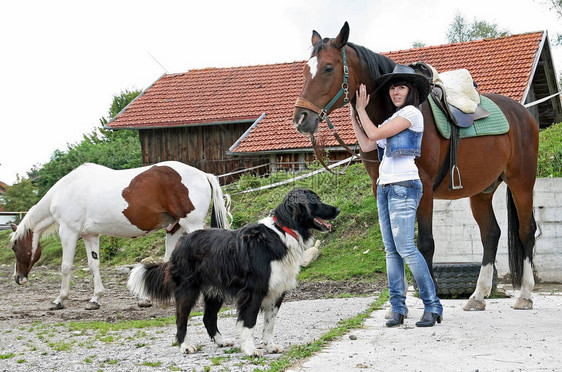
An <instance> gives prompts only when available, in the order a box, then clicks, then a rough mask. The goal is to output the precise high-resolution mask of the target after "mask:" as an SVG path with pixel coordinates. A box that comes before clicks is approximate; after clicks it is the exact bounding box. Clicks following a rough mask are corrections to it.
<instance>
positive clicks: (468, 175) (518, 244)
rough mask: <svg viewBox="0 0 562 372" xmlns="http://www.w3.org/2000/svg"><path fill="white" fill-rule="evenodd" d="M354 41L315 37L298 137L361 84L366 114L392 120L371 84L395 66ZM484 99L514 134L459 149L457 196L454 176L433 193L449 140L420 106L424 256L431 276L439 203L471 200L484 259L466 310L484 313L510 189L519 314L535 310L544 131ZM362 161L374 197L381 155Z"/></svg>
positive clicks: (520, 110)
mask: <svg viewBox="0 0 562 372" xmlns="http://www.w3.org/2000/svg"><path fill="white" fill-rule="evenodd" d="M348 37H349V26H348V24H347V22H346V23H345V24H344V26H343V27H342V29H341V31H340V33H339V34H338V36H337V37H335V38H333V39H322V38H321V37H320V35H319V34H318V33H317V32H316V31H313V33H312V46H313V51H312V55H311V58H310V60H309V61H308V63H307V65H306V66H305V68H304V72H303V73H304V77H305V83H304V87H303V90H302V93H301V95H300V97H299V98H298V99H297V103H296V105H295V111H294V115H293V121H294V124H295V127H296V129H297V130H298V131H299V132H301V133H303V134H305V133H306V134H312V133H314V132H316V131H317V129H318V124H319V123H320V122H321V121H322V120H323V119H324V117H325V116H326V115H327V114H329V113H330V112H331V111H332V110H333V109H334V108H337V107H340V106H342V105H344V104H345V103H347V101H348V100H349V101H350V102H351V104H354V103H355V98H354V94H355V91H356V89H357V88H358V86H359V84H361V83H363V84H365V85H366V86H367V91H368V92H372V93H371V100H370V102H369V106H368V107H367V113H368V114H369V117H370V118H371V120H372V121H373V122H374V123H377V124H378V123H382V122H383V121H384V120H385V119H386V118H388V117H389V116H390V115H391V114H392V112H389V111H388V109H385V105H384V104H383V103H382V102H383V101H382V99H383V95H384V94H388V92H382V91H381V92H376V88H377V87H376V86H374V84H373V82H374V81H375V79H376V78H378V77H379V76H381V75H383V74H385V73H389V72H392V70H393V68H394V66H395V62H394V61H392V60H390V59H389V58H387V57H384V56H382V55H380V54H377V53H374V52H372V51H370V50H368V49H367V48H364V47H361V46H358V45H355V44H352V43H348ZM485 96H486V97H488V98H490V99H491V100H492V101H493V102H495V104H496V105H498V107H499V108H500V109H501V110H502V112H503V113H504V115H505V116H506V118H507V121H508V122H509V131H508V132H507V133H506V134H503V135H496V136H484V137H475V138H468V139H463V140H461V141H460V142H459V146H458V152H457V153H458V167H459V169H462V183H463V186H464V187H463V188H462V189H458V190H449V187H448V184H449V176H447V177H446V178H445V179H444V180H443V182H441V184H440V185H439V186H438V187H436V188H435V190H433V183H434V180H435V178H436V176H437V174H438V171H439V168H440V166H441V164H442V163H443V161H444V159H445V156H446V154H447V151H448V145H449V140H447V139H445V138H443V137H442V136H441V135H440V134H439V133H438V131H437V129H436V126H435V121H434V118H433V115H432V113H431V108H430V106H429V103H428V102H427V101H425V102H424V103H423V104H422V105H421V110H422V113H423V118H424V123H425V130H424V136H423V142H422V155H421V157H419V158H417V159H416V164H417V166H418V169H419V174H420V178H421V181H422V184H423V190H424V193H423V197H422V199H421V202H420V205H419V207H418V212H417V220H418V249H419V250H420V251H421V253H422V254H423V256H424V257H425V259H426V261H427V264H428V265H429V268H430V270H431V272H432V275H433V269H432V266H433V253H434V250H435V244H434V240H433V233H432V214H433V199H434V198H435V199H449V200H450V199H460V198H466V197H469V198H470V206H471V208H472V213H473V216H474V218H475V220H476V222H477V223H478V226H479V228H480V234H481V239H482V245H483V247H484V254H483V257H482V267H481V269H480V275H479V278H478V282H477V287H476V289H475V291H474V293H473V294H472V296H471V297H470V299H469V301H468V303H467V304H466V305H465V306H464V309H465V310H483V309H484V308H485V306H486V305H485V303H484V297H486V296H488V295H489V294H490V291H491V288H492V277H493V265H494V262H495V260H496V252H497V248H498V241H499V239H500V228H499V226H498V223H497V221H496V217H495V215H494V211H493V209H492V197H493V195H494V192H495V191H496V189H497V187H498V185H499V184H500V183H501V182H502V181H503V182H505V183H506V184H507V186H508V188H507V199H508V202H507V205H508V230H509V231H508V241H509V247H508V254H509V264H510V265H509V266H510V271H511V277H512V281H513V284H514V286H515V287H516V288H520V294H519V298H518V299H517V301H516V303H515V305H514V308H515V309H532V307H533V302H532V300H531V292H532V290H533V287H534V278H533V269H532V262H533V248H534V245H535V230H536V224H535V219H534V216H533V186H534V184H535V178H536V170H537V153H538V127H537V124H536V122H535V120H534V118H533V116H532V115H531V114H530V113H529V111H528V110H527V109H526V108H524V107H523V106H522V105H521V104H519V103H518V102H516V101H514V100H512V99H510V98H508V97H504V96H501V95H498V94H485ZM334 97H336V98H334ZM321 108H323V109H321ZM361 156H362V160H363V163H364V166H365V169H366V170H367V172H368V174H369V176H370V177H371V180H372V183H373V192H374V193H375V197H376V181H377V178H378V174H379V169H378V168H379V163H378V162H377V152H376V151H374V152H369V153H363V152H362V153H361ZM437 284H438V283H437Z"/></svg>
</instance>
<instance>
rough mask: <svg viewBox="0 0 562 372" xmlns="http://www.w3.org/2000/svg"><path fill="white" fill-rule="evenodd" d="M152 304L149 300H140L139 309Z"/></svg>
mask: <svg viewBox="0 0 562 372" xmlns="http://www.w3.org/2000/svg"><path fill="white" fill-rule="evenodd" d="M151 306H152V302H151V301H150V300H140V301H139V307H151Z"/></svg>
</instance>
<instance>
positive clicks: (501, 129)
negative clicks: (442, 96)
mask: <svg viewBox="0 0 562 372" xmlns="http://www.w3.org/2000/svg"><path fill="white" fill-rule="evenodd" d="M480 99H481V101H480V104H481V105H482V107H484V108H485V109H486V110H488V112H489V113H490V116H488V117H485V118H482V119H478V120H476V121H474V125H471V126H470V127H468V128H460V138H470V137H477V136H490V135H496V134H504V133H507V132H508V131H509V123H508V122H507V119H506V118H505V115H504V114H503V112H502V110H500V108H499V107H498V105H496V104H495V103H494V102H493V101H492V100H491V99H489V98H487V97H484V96H480ZM428 100H429V104H430V105H431V111H433V117H434V118H435V125H436V126H437V130H439V133H441V135H442V136H443V137H445V138H447V139H448V138H450V137H451V123H449V122H448V121H447V117H446V116H445V114H444V113H443V111H441V109H440V108H439V106H437V104H436V103H435V102H434V101H433V98H432V97H431V96H429V97H428Z"/></svg>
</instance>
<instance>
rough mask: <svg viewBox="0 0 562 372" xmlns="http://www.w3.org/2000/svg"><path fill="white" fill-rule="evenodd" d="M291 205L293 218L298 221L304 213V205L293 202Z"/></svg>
mask: <svg viewBox="0 0 562 372" xmlns="http://www.w3.org/2000/svg"><path fill="white" fill-rule="evenodd" d="M291 207H292V209H293V211H292V213H291V216H292V217H293V220H295V221H298V220H299V217H300V216H301V215H302V209H303V208H304V205H302V204H301V203H293V204H291Z"/></svg>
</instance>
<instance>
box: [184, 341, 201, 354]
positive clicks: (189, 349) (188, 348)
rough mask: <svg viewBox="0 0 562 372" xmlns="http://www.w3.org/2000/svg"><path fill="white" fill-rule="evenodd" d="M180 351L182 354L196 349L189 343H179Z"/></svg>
mask: <svg viewBox="0 0 562 372" xmlns="http://www.w3.org/2000/svg"><path fill="white" fill-rule="evenodd" d="M180 351H181V352H182V354H193V353H195V352H196V351H197V348H196V347H195V346H193V345H189V344H185V343H184V344H181V346H180Z"/></svg>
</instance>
